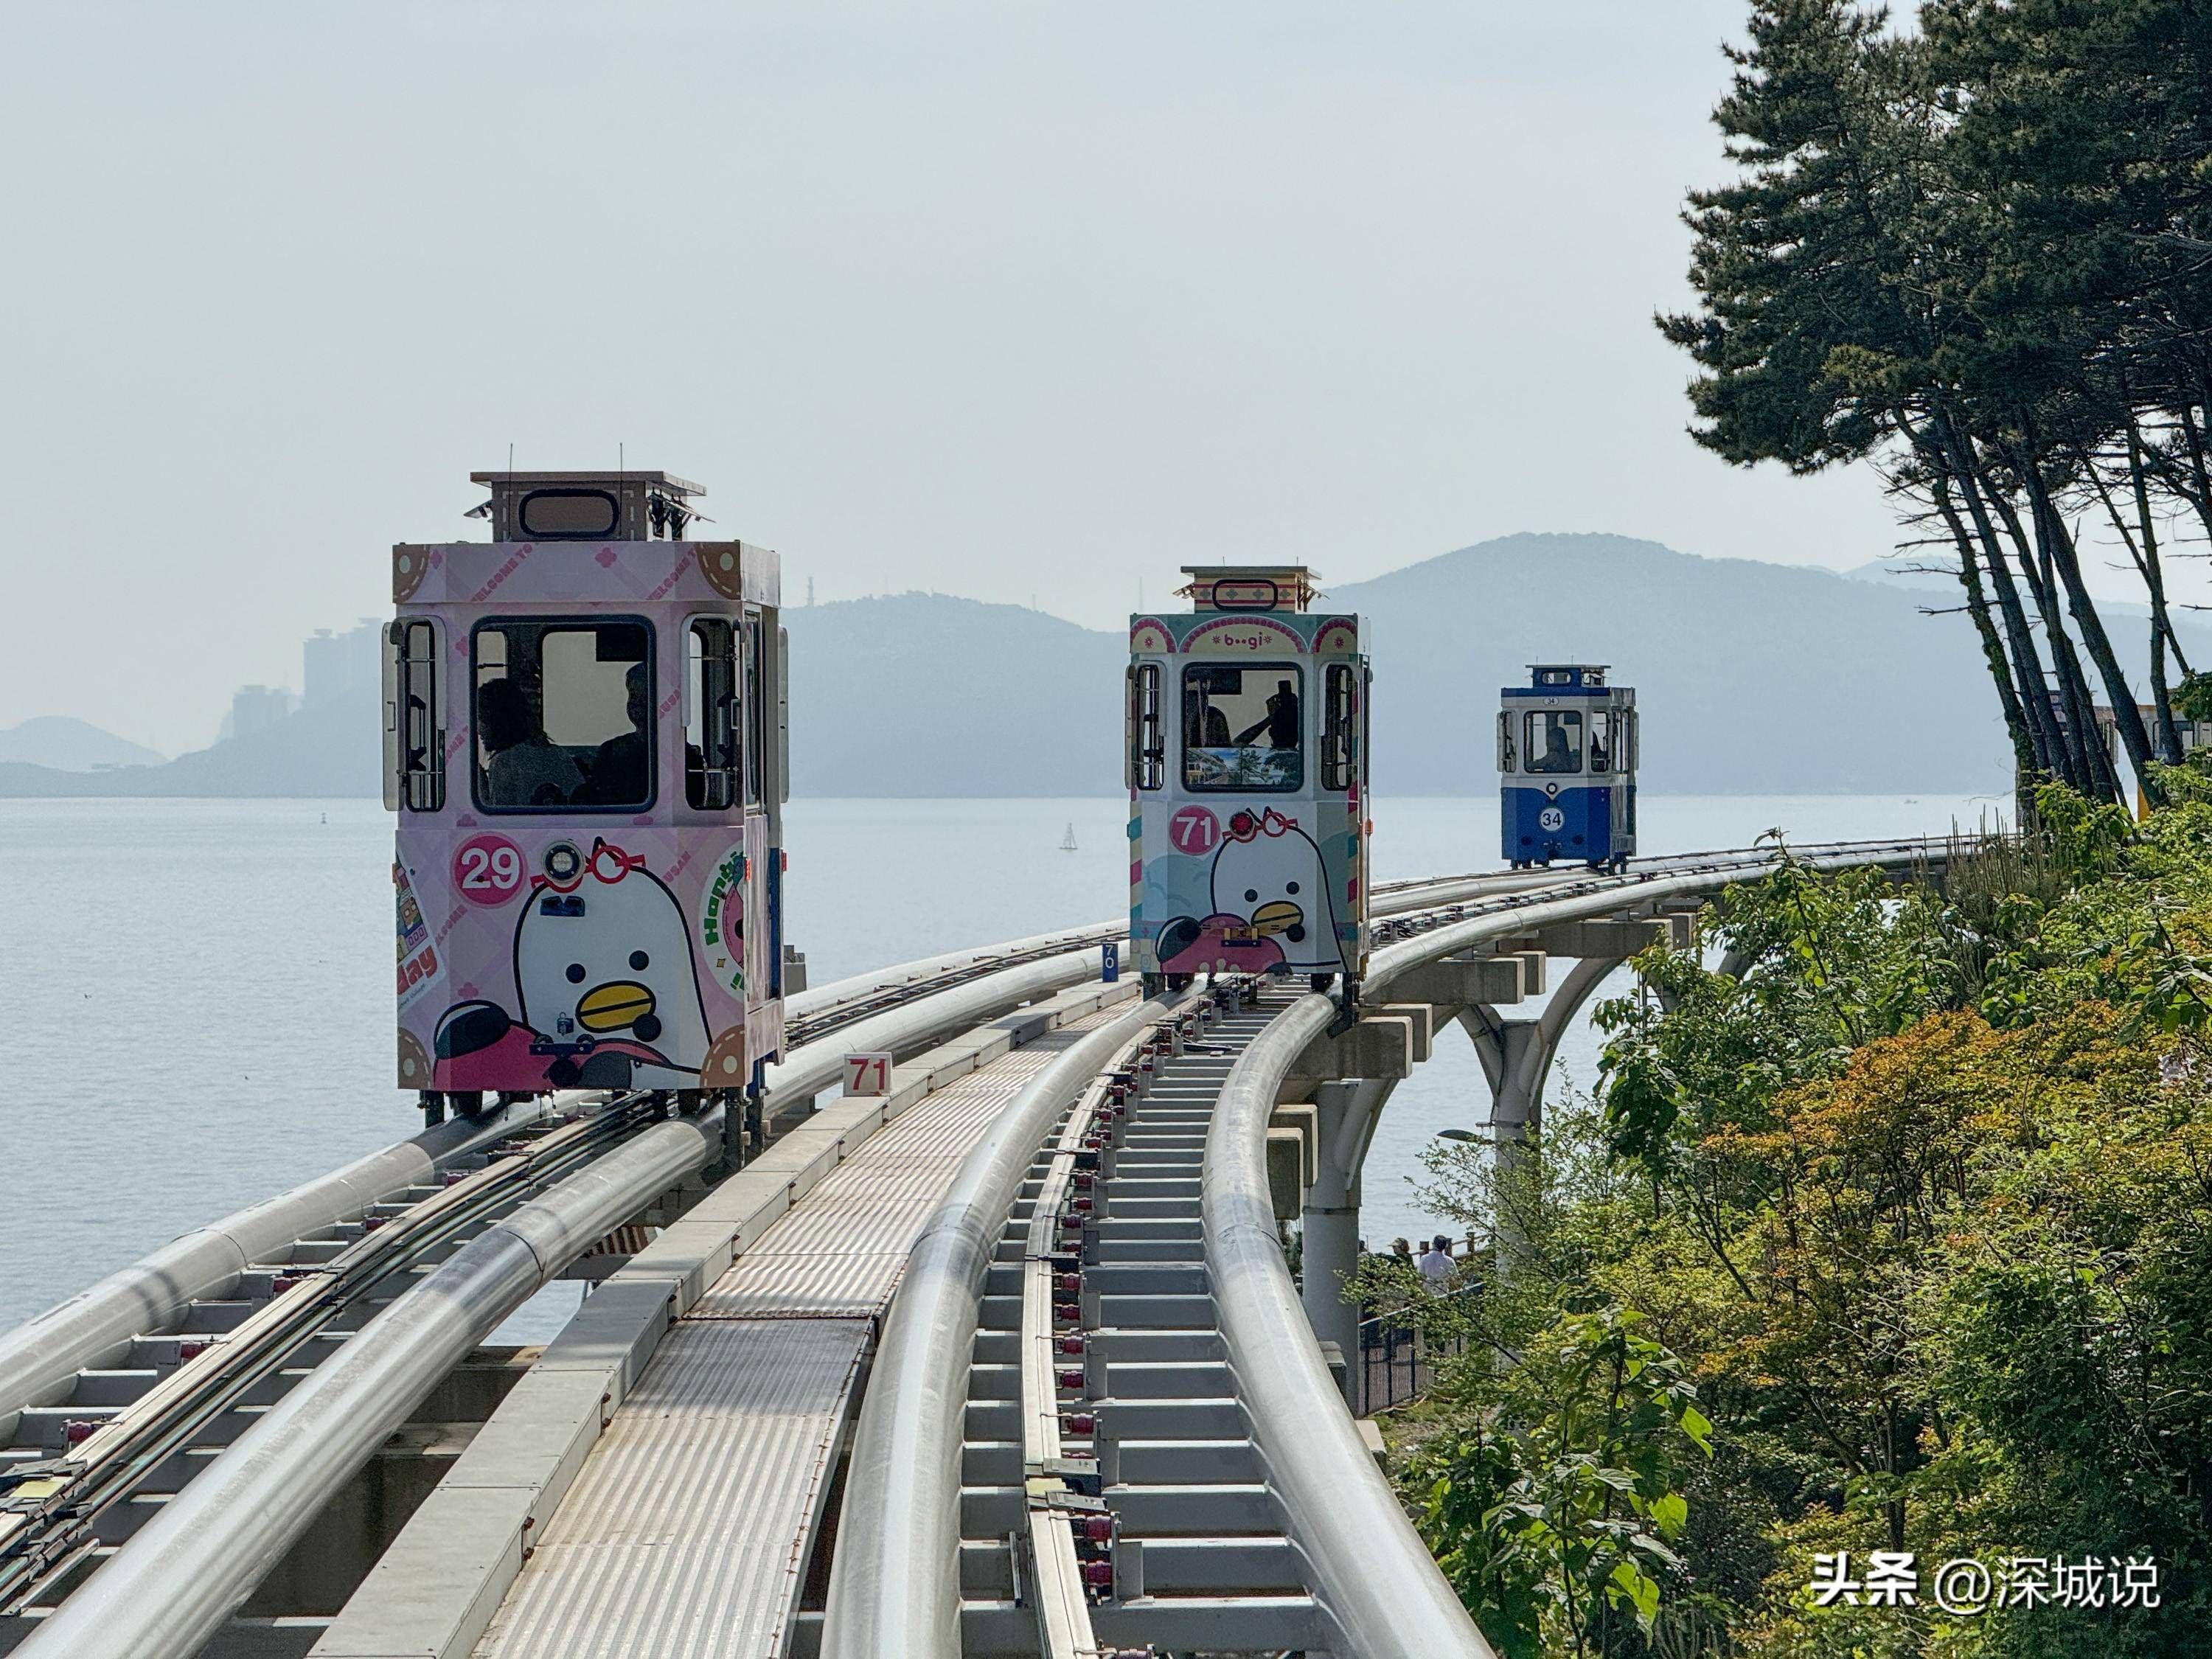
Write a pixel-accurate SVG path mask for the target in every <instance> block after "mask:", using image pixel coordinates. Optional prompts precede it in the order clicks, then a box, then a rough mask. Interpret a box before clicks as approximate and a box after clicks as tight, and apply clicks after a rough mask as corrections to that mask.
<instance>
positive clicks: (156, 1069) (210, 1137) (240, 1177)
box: [0, 794, 2000, 1328]
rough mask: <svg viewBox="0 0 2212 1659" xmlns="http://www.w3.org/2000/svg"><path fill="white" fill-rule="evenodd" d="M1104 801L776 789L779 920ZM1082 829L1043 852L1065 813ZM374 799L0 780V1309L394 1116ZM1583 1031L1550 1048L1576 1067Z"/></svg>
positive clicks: (811, 965) (1373, 1230)
mask: <svg viewBox="0 0 2212 1659" xmlns="http://www.w3.org/2000/svg"><path fill="white" fill-rule="evenodd" d="M1997 805H2000V804H1999V803H1996V802H1992V801H1989V800H1986V799H1964V798H1955V797H1952V798H1937V797H1933V796H1929V797H1923V798H1921V799H1915V800H1906V799H1897V798H1873V797H1857V796H1843V797H1808V798H1802V799H1784V798H1772V797H1724V798H1711V799H1705V798H1697V797H1677V798H1673V799H1669V798H1668V797H1664V796H1652V795H1648V794H1647V795H1646V796H1645V797H1644V799H1643V800H1642V802H1641V803H1640V806H1641V810H1642V817H1643V823H1642V826H1641V827H1642V831H1643V836H1644V844H1645V848H1646V849H1647V850H1649V851H1651V852H1675V851H1687V850H1692V849H1695V848H1711V847H1736V846H1743V845H1745V844H1747V843H1748V842H1750V840H1751V839H1752V838H1753V836H1756V835H1758V834H1759V832H1760V831H1761V830H1764V829H1768V828H1769V827H1771V826H1779V827H1781V828H1783V829H1786V830H1787V831H1788V832H1790V834H1791V835H1792V836H1795V837H1796V838H1798V839H1801V840H1806V841H1813V840H1832V839H1841V838H1846V837H1854V836H1880V835H1893V834H1900V833H1906V832H1912V831H1922V830H1929V831H1941V830H1942V829H1946V828H1948V826H1949V825H1950V824H1951V823H1953V822H1954V821H1958V822H1960V823H1974V822H1976V821H1978V819H1979V818H1980V817H1982V816H1983V815H1984V813H1986V812H1989V811H1994V810H1996V807H1997ZM1126 815H1127V803H1126V801H1125V800H1123V799H1096V800H1000V801H972V800H958V801H939V800H921V801H880V800H810V801H795V802H793V804H792V805H791V807H790V809H789V818H788V831H789V833H788V836H787V839H788V840H789V842H790V843H791V846H792V848H793V852H792V854H791V872H790V884H789V888H788V894H789V900H788V902H789V910H790V937H791V939H792V941H793V943H794V944H796V945H799V948H800V949H802V950H804V951H805V952H806V953H807V957H808V971H809V973H810V975H811V976H812V978H813V981H814V982H815V983H817V984H823V983H827V982H828V981H830V980H833V979H836V978H839V977H841V976H842V975H847V974H852V973H858V972H860V971H861V970H863V969H868V968H873V967H878V966H881V965H884V964H886V963H895V962H901V961H906V960H908V959H910V958H913V957H921V956H926V955H930V954H933V953H934V952H936V951H945V950H951V949H953V948H955V947H957V946H958V945H965V944H978V945H981V944H987V943H989V942H991V941H994V940H997V939H1011V938H1015V937H1018V936H1020V935H1023V934H1028V933H1040V932H1044V931H1046V930H1048V929H1051V928H1054V927H1061V926H1073V925H1076V924H1079V923H1084V922H1090V921H1101V920H1103V919H1105V918H1107V917H1109V916H1111V915H1115V914H1116V913H1117V912H1119V911H1120V910H1121V909H1122V908H1124V907H1125V906H1126V904H1127V896H1128V886H1127V861H1126V848H1127V843H1126V842H1125V840H1124V839H1123V836H1124V828H1123V826H1124V823H1125V820H1126ZM1375 817H1376V842H1375V865H1376V878H1377V879H1378V880H1390V879H1394V878H1398V877H1402V876H1414V875H1429V874H1442V873H1449V872H1462V871H1468V870H1475V869H1486V868H1489V867H1491V866H1492V865H1493V864H1494V863H1495V862H1496V835H1497V829H1496V823H1497V808H1496V805H1495V803H1494V802H1493V801H1491V800H1487V799H1485V800H1473V801H1469V800H1440V799H1406V800H1399V801H1391V800H1387V799H1386V800H1384V801H1382V802H1380V803H1378V804H1377V806H1376V814H1375ZM1071 823H1072V824H1073V826H1074V828H1075V834H1076V840H1077V843H1078V845H1079V848H1080V850H1079V851H1077V852H1073V853H1067V852H1062V851H1060V839H1061V836H1062V835H1063V833H1064V831H1065V830H1066V827H1067V826H1068V825H1069V824H1071ZM391 858H392V823H391V820H390V819H389V818H388V817H386V815H385V814H384V812H383V811H381V810H380V807H379V806H378V805H376V804H375V803H374V802H371V801H359V800H333V801H159V802H149V801H0V929H4V930H5V932H4V951H0V1034H4V1035H0V1055H4V1056H5V1060H6V1072H7V1087H6V1088H5V1090H4V1091H0V1328H6V1327H8V1326H10V1325H13V1324H15V1323H16V1322H19V1321H21V1320H22V1319H25V1318H27V1317H29V1316H32V1315H33V1314H35V1313H37V1312H39V1311H40V1310H42V1309H44V1308H46V1307H47V1306H50V1305H51V1304H53V1303H54V1302H57V1301H58V1300H59V1299H61V1298H62V1297H64V1296H67V1295H69V1294H70V1292H72V1291H76V1290H78V1289H81V1288H82V1286H84V1285H88V1284H89V1283H91V1282H92V1281H93V1280H94V1279H97V1278H99V1277H100V1275H101V1274H103V1273H107V1272H110V1271H112V1269H114V1268H116V1267H120V1266H122V1265H124V1264H125V1263H127V1262H129V1261H133V1260H135V1259H136V1258H137V1257H138V1256H140V1255H144V1254H145V1253H146V1252H147V1251H148V1250H149V1249H154V1248H155V1247H156V1246H157V1245H160V1244H161V1243H164V1242H166V1241H167V1240H168V1239H170V1238H173V1237H175V1236H176V1235H178V1234H179V1233H181V1232H184V1231H186V1230H188V1229H190V1228H191V1227H193V1226H196V1225H199V1224H201V1223H203V1222H205V1221H208V1220H210V1219H213V1218H216V1217H218V1216H221V1215H223V1214H226V1213H228V1212H230V1211H232V1210H235V1209H238V1208H240V1207H241V1206H244V1205H246V1204H249V1203H252V1201H254V1200H257V1199H260V1198H264V1197H266V1196H268V1195H270V1194H273V1193H276V1192H279V1191H281V1190H283V1188H287V1187H289V1186H292V1185H295V1183H297V1182H301V1181H304V1180H306V1179H307V1178H308V1177H309V1176H314V1175H317V1174H319V1173H321V1172H322V1171H323V1170H328V1169H331V1168H332V1167H334V1166H335V1165H337V1164H342V1163H344V1162H345V1161H347V1160H348V1159H349V1158H355V1157H357V1156H359V1155H360V1154H362V1153H363V1152H370V1151H373V1150H374V1149H375V1148H376V1147H378V1146H384V1145H386V1144H387V1143H388V1142H390V1141H392V1140H395V1139H400V1138H401V1137H403V1136H404V1135H406V1134H408V1133H411V1132H412V1131H413V1129H415V1128H416V1127H417V1126H418V1124H419V1121H420V1120H419V1119H418V1117H417V1116H416V1113H415V1111H414V1109H413V1107H412V1103H411V1098H410V1097H406V1096H403V1095H401V1094H399V1093H398V1091H395V1090H394V1089H393V1088H392V1086H391V1077H392V980H391V963H392V945H391V939H392V888H391V879H390V873H389V872H390V867H391ZM1594 1058H1595V1051H1594V1046H1593V1045H1592V1044H1591V1043H1590V1042H1589V1039H1588V1036H1587V1034H1582V1033H1578V1034H1577V1036H1576V1037H1575V1038H1574V1039H1573V1040H1571V1041H1570V1042H1568V1043H1567V1045H1566V1047H1565V1052H1564V1054H1563V1055H1562V1064H1563V1065H1564V1066H1565V1067H1566V1068H1567V1071H1568V1072H1569V1073H1570V1074H1571V1075H1572V1076H1575V1077H1577V1078H1579V1079H1582V1080H1583V1081H1587V1080H1588V1079H1589V1075H1590V1074H1591V1073H1592V1071H1593V1069H1594V1066H1593V1062H1594ZM1486 1111H1487V1104H1486V1096H1485V1093H1484V1087H1483V1083H1482V1078H1481V1072H1480V1067H1479V1066H1477V1064H1476V1062H1475V1059H1474V1051H1473V1049H1472V1048H1469V1047H1468V1044H1467V1043H1466V1042H1464V1040H1462V1038H1460V1037H1459V1036H1457V1035H1455V1034H1454V1035H1451V1036H1449V1037H1448V1039H1447V1040H1446V1041H1445V1042H1442V1043H1440V1044H1439V1045H1438V1048H1437V1058H1436V1059H1435V1060H1432V1061H1431V1063H1430V1064H1429V1065H1427V1066H1424V1067H1422V1068H1420V1069H1419V1072H1417V1073H1416V1074H1415V1076H1414V1078H1413V1080H1412V1081H1411V1082H1410V1083H1408V1084H1407V1085H1404V1086H1403V1087H1401V1089H1400V1090H1399V1091H1398V1093H1397V1095H1396V1096H1395V1098H1394V1099H1393V1101H1392V1103H1391V1105H1390V1108H1389V1111H1388V1112H1387V1113H1386V1114H1385V1115H1384V1118H1383V1125H1382V1127H1381V1129H1380V1131H1379V1133H1378V1135H1377V1138H1376V1146H1375V1149H1374V1152H1373V1153H1372V1155H1371V1156H1370V1163H1369V1165H1368V1172H1367V1177H1366V1182H1365V1198H1366V1205H1367V1211H1368V1214H1367V1218H1366V1223H1367V1225H1366V1229H1365V1231H1366V1232H1367V1235H1368V1237H1369V1238H1370V1241H1387V1240H1388V1239H1389V1238H1390V1237H1392V1236H1394V1235H1395V1234H1399V1233H1404V1234H1407V1235H1408V1236H1411V1235H1413V1234H1415V1233H1419V1232H1422V1231H1434V1225H1433V1224H1432V1223H1431V1222H1430V1220H1429V1218H1428V1217H1427V1216H1425V1214H1424V1213H1423V1212H1422V1211H1421V1209H1420V1206H1419V1203H1418V1201H1417V1200H1416V1198H1415V1195H1414V1189H1413V1182H1412V1179H1411V1177H1413V1176H1416V1175H1418V1174H1419V1156H1420V1153H1421V1151H1422V1150H1423V1148H1424V1147H1425V1146H1427V1145H1429V1144H1430V1142H1431V1138H1432V1137H1433V1135H1434V1133H1435V1132H1436V1131H1437V1129H1439V1128H1443V1127H1449V1126H1454V1125H1459V1126H1472V1125H1476V1124H1480V1122H1482V1121H1483V1120H1484V1117H1485V1115H1486Z"/></svg>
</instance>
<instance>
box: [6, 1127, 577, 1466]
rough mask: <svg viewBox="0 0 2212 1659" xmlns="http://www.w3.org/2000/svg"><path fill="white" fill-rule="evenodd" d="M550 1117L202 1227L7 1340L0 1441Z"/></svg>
mask: <svg viewBox="0 0 2212 1659" xmlns="http://www.w3.org/2000/svg"><path fill="white" fill-rule="evenodd" d="M543 1115H544V1112H543V1109H542V1108H538V1107H530V1108H518V1109H512V1110H510V1111H508V1112H506V1113H503V1114H501V1115H497V1116H495V1117H491V1118H487V1119H483V1120H479V1121H475V1122H470V1121H465V1120H463V1121H454V1122H451V1123H444V1124H441V1125H439V1126H438V1127H435V1128H434V1129H426V1130H424V1131H423V1132H422V1133H420V1134H417V1135H415V1136H413V1137H411V1138H410V1139H406V1140H402V1141H399V1142H397V1143H395V1144H394V1145H392V1146H386V1147H385V1148H384V1149H383V1150H381V1151H380V1152H371V1153H369V1154H368V1156H367V1157H365V1158H356V1160H355V1161H354V1162H353V1163H351V1164H347V1165H345V1166H344V1167H343V1169H339V1170H332V1171H331V1173H330V1174H328V1175H325V1176H317V1177H316V1178H315V1179H314V1180H313V1181H310V1182H305V1183H303V1184H301V1186H298V1187H295V1188H292V1189H291V1190H290V1191H289V1192H286V1193H280V1194H277V1195H276V1197H274V1198H270V1199H264V1200H262V1201H261V1202H260V1203H258V1204H254V1205H251V1206H248V1207H246V1209H243V1210H240V1211H238V1212H236V1213H235V1214H233V1215H229V1216H226V1217H224V1218H222V1219H221V1220H219V1221H211V1222H210V1223H208V1224H207V1225H205V1226H203V1227H196V1228H194V1229H193V1230H192V1231H191V1232H188V1233H185V1234H184V1235H182V1236H181V1237H178V1238H176V1239H173V1240H172V1241H171V1242H170V1243H167V1244H164V1245H163V1246H161V1249H158V1250H155V1252H154V1253H153V1254H151V1255H148V1256H146V1257H145V1258H144V1259H143V1260H142V1261H137V1262H134V1263H132V1264H131V1266H130V1267H124V1268H120V1269H118V1271H116V1272H114V1273H110V1274H108V1275H107V1277H106V1278H105V1279H100V1281H98V1282H97V1283H96V1284H94V1285H89V1286H88V1287H87V1288H86V1289H84V1290H82V1291H79V1292H78V1293H77V1294H76V1295H75V1296H73V1297H70V1298H69V1300H67V1301H66V1302H63V1303H61V1304H58V1305H57V1306H55V1307H53V1308H52V1309H49V1310H47V1311H46V1312H45V1313H42V1314H40V1315H39V1316H36V1317H35V1318H33V1319H31V1320H29V1321H27V1322H25V1323H24V1324H21V1325H19V1326H17V1327H15V1329H13V1330H10V1331H5V1332H0V1435H4V1434H7V1433H9V1432H11V1431H13V1430H14V1428H15V1420H16V1418H17V1416H18V1414H19V1413H21V1411H22V1409H23V1407H26V1406H44V1405H51V1404H53V1403H55V1401H57V1400H58V1398H59V1397H61V1396H60V1395H58V1393H57V1392H56V1391H57V1390H60V1391H62V1392H63V1393H65V1392H66V1390H67V1387H68V1385H70V1383H73V1382H74V1381H75V1379H76V1374H77V1373H78V1372H79V1371H81V1370H87V1369H88V1368H91V1367H94V1366H98V1365H100V1364H106V1363H107V1362H109V1361H111V1360H112V1359H113V1358H114V1357H115V1356H116V1355H118V1354H119V1353H121V1352H124V1351H125V1350H126V1349H128V1348H129V1347H130V1346H131V1340H132V1339H133V1338H135V1337H137V1336H141V1335H143V1334H145V1333H146V1332H147V1331H149V1330H157V1329H160V1328H161V1327H163V1326H165V1325H166V1324H167V1323H168V1322H169V1321H171V1320H172V1319H173V1318H175V1317H176V1316H177V1315H178V1313H179V1310H182V1309H183V1308H184V1307H185V1304H188V1303H191V1302H192V1301H195V1300H197V1299H199V1298H202V1297H211V1296H219V1295H221V1294H222V1292H224V1291H227V1290H228V1289H229V1288H230V1287H231V1286H232V1285H235V1284H236V1283H237V1282H238V1280H239V1278H240V1275H241V1274H243V1273H245V1272H246V1269H247V1268H249V1267H252V1266H253V1265H254V1264H255V1263H256V1262H261V1261H268V1260H270V1257H271V1256H272V1255H275V1254H276V1252H277V1251H279V1250H282V1249H289V1247H290V1246H291V1245H292V1243H294V1242H295V1240H298V1239H301V1238H306V1237H311V1236H313V1234H315V1233H317V1232H319V1231H322V1230H323V1229H325V1228H326V1227H330V1226H332V1225H336V1224H337V1223H338V1222H340V1221H343V1220H345V1219H347V1218H349V1217H353V1216H357V1215H360V1214H362V1212H365V1211H366V1210H368V1207H369V1206H371V1205H373V1204H378V1203H381V1202H383V1201H384V1200H386V1199H387V1198H388V1197H390V1196H391V1194H393V1193H396V1192H400V1191H403V1190H404V1189H405V1188H409V1187H413V1186H419V1185H422V1184H424V1183H426V1182H431V1181H434V1180H435V1179H436V1177H437V1173H438V1171H439V1170H440V1169H441V1168H442V1167H444V1166H445V1165H447V1164H451V1163H453V1161H454V1160H456V1159H458V1158H465V1157H467V1156H469V1155H470V1154H471V1153H472V1152H475V1151H476V1150H477V1149H478V1148H479V1147H480V1146H483V1145H484V1144H486V1143H487V1142H490V1141H495V1140H498V1139H501V1137H503V1136H506V1135H509V1134H512V1133H514V1132H515V1130H516V1129H517V1128H520V1127H524V1126H526V1125H527V1124H529V1123H532V1122H535V1121H538V1120H539V1119H540V1118H541V1117H542V1116H543Z"/></svg>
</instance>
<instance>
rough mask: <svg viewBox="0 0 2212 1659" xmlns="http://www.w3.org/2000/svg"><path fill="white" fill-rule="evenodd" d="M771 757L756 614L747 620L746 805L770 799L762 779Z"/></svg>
mask: <svg viewBox="0 0 2212 1659" xmlns="http://www.w3.org/2000/svg"><path fill="white" fill-rule="evenodd" d="M767 755H768V698H767V696H765V695H764V693H763V690H762V669H761V619H760V615H759V613H758V612H757V611H755V612H752V613H750V614H749V615H747V617H745V805H748V806H758V805H761V804H762V803H763V801H765V800H766V799H768V786H767V783H766V781H764V779H763V768H764V767H765V766H766V765H767Z"/></svg>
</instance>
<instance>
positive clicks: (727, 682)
mask: <svg viewBox="0 0 2212 1659" xmlns="http://www.w3.org/2000/svg"><path fill="white" fill-rule="evenodd" d="M684 677H685V678H684V690H685V691H686V693H687V694H688V695H687V696H686V698H685V702H686V705H687V706H688V707H689V708H690V717H689V719H687V720H685V722H684V799H685V800H687V801H689V802H690V804H691V805H693V806H694V807H696V808H698V809H699V810H701V811H708V812H720V811H727V810H728V809H729V808H731V807H732V806H734V805H737V803H738V788H739V787H740V775H741V773H742V770H743V755H742V753H741V750H740V746H739V744H738V630H737V628H736V626H735V625H734V624H733V623H731V621H730V620H729V618H727V617H699V618H697V619H696V621H694V622H693V623H692V624H691V626H690V629H689V630H688V631H687V633H686V635H685V640H684Z"/></svg>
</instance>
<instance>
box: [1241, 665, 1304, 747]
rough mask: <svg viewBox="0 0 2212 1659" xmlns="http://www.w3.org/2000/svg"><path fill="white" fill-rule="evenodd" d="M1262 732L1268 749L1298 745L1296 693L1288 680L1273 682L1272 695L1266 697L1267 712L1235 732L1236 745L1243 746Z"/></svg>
mask: <svg viewBox="0 0 2212 1659" xmlns="http://www.w3.org/2000/svg"><path fill="white" fill-rule="evenodd" d="M1261 732H1266V733H1267V746H1268V747H1269V748H1270V749H1295V748H1297V746H1298V694H1297V692H1296V691H1294V690H1291V683H1290V682H1289V681H1288V680H1278V681H1276V682H1275V690H1274V692H1273V695H1272V696H1269V697H1268V699H1267V714H1265V715H1264V716H1263V717H1262V718H1261V719H1260V720H1255V721H1254V722H1253V724H1252V725H1250V726H1248V727H1246V728H1245V729H1244V730H1243V731H1242V732H1238V733H1237V738H1236V743H1237V747H1238V748H1240V749H1241V748H1243V746H1244V745H1245V744H1248V743H1249V742H1251V741H1252V739H1253V738H1256V737H1258V736H1259V735H1260V733H1261Z"/></svg>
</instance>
